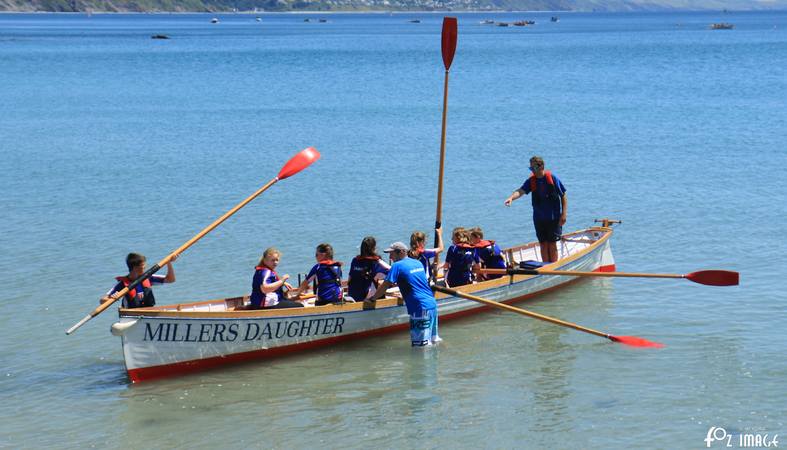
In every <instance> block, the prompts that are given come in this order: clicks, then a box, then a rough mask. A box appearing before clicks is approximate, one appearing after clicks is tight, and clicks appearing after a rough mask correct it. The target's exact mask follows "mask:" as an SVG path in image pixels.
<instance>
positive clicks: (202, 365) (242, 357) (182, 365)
mask: <svg viewBox="0 0 787 450" xmlns="http://www.w3.org/2000/svg"><path fill="white" fill-rule="evenodd" d="M614 271H615V265H614V264H612V265H608V266H601V267H599V268H597V269H596V270H594V272H614ZM580 279H581V278H580V277H577V278H574V279H573V280H570V281H568V282H566V283H562V284H560V285H558V286H554V287H551V288H548V289H544V290H541V291H538V292H533V293H530V294H527V295H523V296H520V297H515V298H512V299H510V300H506V301H504V302H501V303H517V302H521V301H524V300H528V299H531V298H533V297H536V296H539V295H542V294H544V293H547V292H551V291H554V290H557V289H560V288H562V287H564V286H566V285H568V284H571V283H573V282H576V281H579V280H580ZM491 309H494V308H493V307H491V306H485V305H483V306H479V307H477V308H471V309H466V310H464V311H457V312H454V313H450V314H445V315H440V321H446V320H452V319H458V318H460V317H465V316H469V315H472V314H477V313H479V312H483V311H487V310H491ZM407 329H409V325H408V324H406V323H402V324H397V325H392V326H390V327H385V328H378V329H376V330H369V331H362V332H360V333H354V334H348V335H345V336H335V337H330V338H325V339H320V340H318V341H311V342H304V343H302V344H293V345H287V346H283V347H275V348H271V349H262V350H254V351H251V352H244V353H236V354H233V355H227V356H215V357H212V358H206V359H198V360H193V361H184V362H179V363H175V364H166V365H161V366H153V367H144V368H139V369H131V370H129V371H128V377H129V378H130V379H131V382H132V383H139V382H141V381H150V380H155V379H159V378H166V377H171V376H175V375H184V374H187V373H193V372H201V371H204V370H208V369H212V368H216V367H220V366H224V365H228V364H237V363H241V362H247V361H253V360H261V359H267V358H275V357H277V356H283V355H289V354H291V353H296V352H300V351H306V350H311V349H316V348H320V347H324V346H326V345H331V344H336V343H339V342H344V341H349V340H357V339H361V338H365V337H370V336H379V335H383V334H389V333H393V332H395V331H402V330H407Z"/></svg>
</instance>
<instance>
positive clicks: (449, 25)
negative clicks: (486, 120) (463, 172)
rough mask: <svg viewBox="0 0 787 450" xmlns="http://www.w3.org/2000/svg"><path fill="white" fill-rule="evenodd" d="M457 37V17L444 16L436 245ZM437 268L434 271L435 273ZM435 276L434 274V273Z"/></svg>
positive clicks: (436, 243) (436, 261)
mask: <svg viewBox="0 0 787 450" xmlns="http://www.w3.org/2000/svg"><path fill="white" fill-rule="evenodd" d="M456 39H457V23H456V17H444V18H443V33H442V47H441V49H442V54H443V65H444V66H445V81H444V83H443V127H442V132H441V134H440V170H439V173H438V176H437V212H436V214H435V221H434V227H435V232H434V246H435V247H437V246H438V244H439V238H438V236H437V229H438V228H440V227H442V215H443V172H444V167H445V129H446V119H447V117H448V71H449V70H450V69H451V63H452V62H453V61H454V53H456ZM439 261H440V255H436V256H435V257H434V265H435V266H437V264H438V263H439ZM435 272H436V271H435V270H433V271H432V273H433V274H435ZM433 277H434V275H433Z"/></svg>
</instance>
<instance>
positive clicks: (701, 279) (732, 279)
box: [479, 269, 740, 286]
mask: <svg viewBox="0 0 787 450" xmlns="http://www.w3.org/2000/svg"><path fill="white" fill-rule="evenodd" d="M479 272H480V273H487V274H494V275H565V276H569V277H631V278H685V279H687V280H689V281H693V282H695V283H699V284H706V285H708V286H737V285H738V281H739V278H740V274H738V272H733V271H731V270H700V271H697V272H691V273H687V274H685V275H681V274H673V273H635V272H580V271H575V270H544V269H479Z"/></svg>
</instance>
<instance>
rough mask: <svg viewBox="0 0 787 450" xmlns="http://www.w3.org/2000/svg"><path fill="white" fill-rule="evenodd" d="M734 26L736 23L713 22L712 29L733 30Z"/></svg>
mask: <svg viewBox="0 0 787 450" xmlns="http://www.w3.org/2000/svg"><path fill="white" fill-rule="evenodd" d="M734 26H735V25H733V24H731V23H726V22H722V23H713V24H711V26H710V29H711V30H732V29H733V27H734Z"/></svg>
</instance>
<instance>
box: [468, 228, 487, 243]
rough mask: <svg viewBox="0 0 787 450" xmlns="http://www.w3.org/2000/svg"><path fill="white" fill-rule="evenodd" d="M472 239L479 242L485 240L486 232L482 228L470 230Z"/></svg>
mask: <svg viewBox="0 0 787 450" xmlns="http://www.w3.org/2000/svg"><path fill="white" fill-rule="evenodd" d="M469 231H470V237H473V238H476V239H478V240H479V241H480V240H483V239H484V231H483V230H482V229H481V227H474V228H470V230H469Z"/></svg>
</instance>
